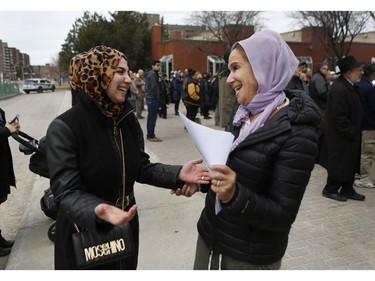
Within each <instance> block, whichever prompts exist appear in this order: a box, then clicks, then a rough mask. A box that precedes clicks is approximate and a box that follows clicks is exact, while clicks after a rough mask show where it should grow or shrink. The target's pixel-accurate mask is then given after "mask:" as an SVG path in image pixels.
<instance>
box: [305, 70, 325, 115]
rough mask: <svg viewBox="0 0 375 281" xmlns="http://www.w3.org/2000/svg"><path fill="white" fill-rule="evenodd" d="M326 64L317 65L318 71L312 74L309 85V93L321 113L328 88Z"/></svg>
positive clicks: (323, 109)
mask: <svg viewBox="0 0 375 281" xmlns="http://www.w3.org/2000/svg"><path fill="white" fill-rule="evenodd" d="M328 71H329V68H328V65H327V64H325V63H324V64H321V65H319V66H318V71H317V72H316V73H315V74H314V75H313V77H312V78H311V81H310V85H309V93H310V96H311V97H312V99H313V100H314V101H315V103H316V104H317V105H318V106H319V108H320V110H321V112H322V115H323V114H324V112H325V109H326V103H327V95H328V90H329V81H327V72H328Z"/></svg>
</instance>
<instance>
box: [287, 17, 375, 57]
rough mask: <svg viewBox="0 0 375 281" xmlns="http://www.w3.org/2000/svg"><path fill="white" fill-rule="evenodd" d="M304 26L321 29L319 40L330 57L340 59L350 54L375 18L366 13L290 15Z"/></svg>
mask: <svg viewBox="0 0 375 281" xmlns="http://www.w3.org/2000/svg"><path fill="white" fill-rule="evenodd" d="M290 16H291V17H293V18H295V19H296V20H297V21H299V22H300V24H301V25H303V26H310V27H320V28H321V32H318V33H317V34H318V37H319V40H320V41H321V43H322V45H323V46H324V49H325V51H326V52H327V54H328V56H331V57H334V56H335V57H336V58H337V59H340V58H342V57H344V56H347V55H348V54H349V52H350V48H351V45H352V42H353V40H354V38H355V37H356V36H358V34H360V33H361V32H363V31H364V30H365V28H366V24H367V21H368V20H369V19H370V18H371V16H373V14H371V13H370V12H364V11H297V12H292V13H291V14H290Z"/></svg>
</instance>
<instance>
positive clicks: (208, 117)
mask: <svg viewBox="0 0 375 281" xmlns="http://www.w3.org/2000/svg"><path fill="white" fill-rule="evenodd" d="M204 119H212V117H211V116H204Z"/></svg>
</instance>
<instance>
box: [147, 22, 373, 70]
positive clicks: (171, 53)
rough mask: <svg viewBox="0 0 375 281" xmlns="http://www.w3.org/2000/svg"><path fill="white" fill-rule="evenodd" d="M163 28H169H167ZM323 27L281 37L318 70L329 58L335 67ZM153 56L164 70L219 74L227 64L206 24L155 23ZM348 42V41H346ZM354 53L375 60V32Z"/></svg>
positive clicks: (221, 46) (251, 29)
mask: <svg viewBox="0 0 375 281" xmlns="http://www.w3.org/2000/svg"><path fill="white" fill-rule="evenodd" d="M163 28H164V29H165V30H163ZM243 30H244V31H243V32H242V34H240V36H239V38H238V40H241V39H244V38H247V37H249V36H250V35H252V34H253V33H254V27H253V26H244V27H243ZM320 32H322V31H321V29H320V28H317V27H315V28H311V27H306V28H302V29H301V30H297V31H291V32H286V33H282V34H281V36H282V37H283V38H284V40H285V41H286V42H287V43H288V45H289V46H290V48H291V49H292V50H293V52H294V54H295V55H296V57H297V58H298V59H300V60H303V61H305V62H306V63H307V64H308V65H309V66H310V68H311V69H312V70H313V71H314V72H315V71H316V67H317V65H318V64H319V63H322V62H324V61H327V62H328V63H329V64H330V66H331V70H334V65H335V62H336V58H335V57H334V56H333V55H332V54H328V53H327V52H326V51H325V49H324V47H323V45H322V43H321V39H320V37H319V34H320ZM151 42H152V43H151V44H152V59H159V60H160V61H161V62H162V71H163V72H165V73H168V74H169V73H170V71H172V70H178V69H181V70H184V69H186V68H189V67H190V68H194V69H196V70H198V71H200V72H204V71H208V72H210V73H213V74H215V73H216V71H217V70H218V68H219V67H220V66H221V65H222V64H223V62H224V61H223V59H222V55H223V53H224V50H225V48H226V45H227V44H226V43H225V42H219V41H218V40H217V39H215V38H213V37H212V35H210V34H209V33H208V32H206V30H205V29H204V28H203V27H194V26H183V25H165V26H164V27H162V26H161V25H159V24H157V23H155V24H154V25H152V26H151ZM345 44H348V43H345ZM350 55H353V56H354V57H356V58H357V60H359V61H363V62H372V61H374V62H375V32H368V33H363V34H360V35H358V36H357V37H356V38H355V40H354V41H353V43H352V46H351V50H350Z"/></svg>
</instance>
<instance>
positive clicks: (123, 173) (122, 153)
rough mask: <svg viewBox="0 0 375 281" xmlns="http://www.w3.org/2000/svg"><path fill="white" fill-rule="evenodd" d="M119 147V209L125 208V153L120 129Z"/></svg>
mask: <svg viewBox="0 0 375 281" xmlns="http://www.w3.org/2000/svg"><path fill="white" fill-rule="evenodd" d="M120 142H121V144H120V146H121V158H122V202H121V209H122V210H124V208H125V152H124V142H123V139H122V130H121V128H120Z"/></svg>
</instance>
